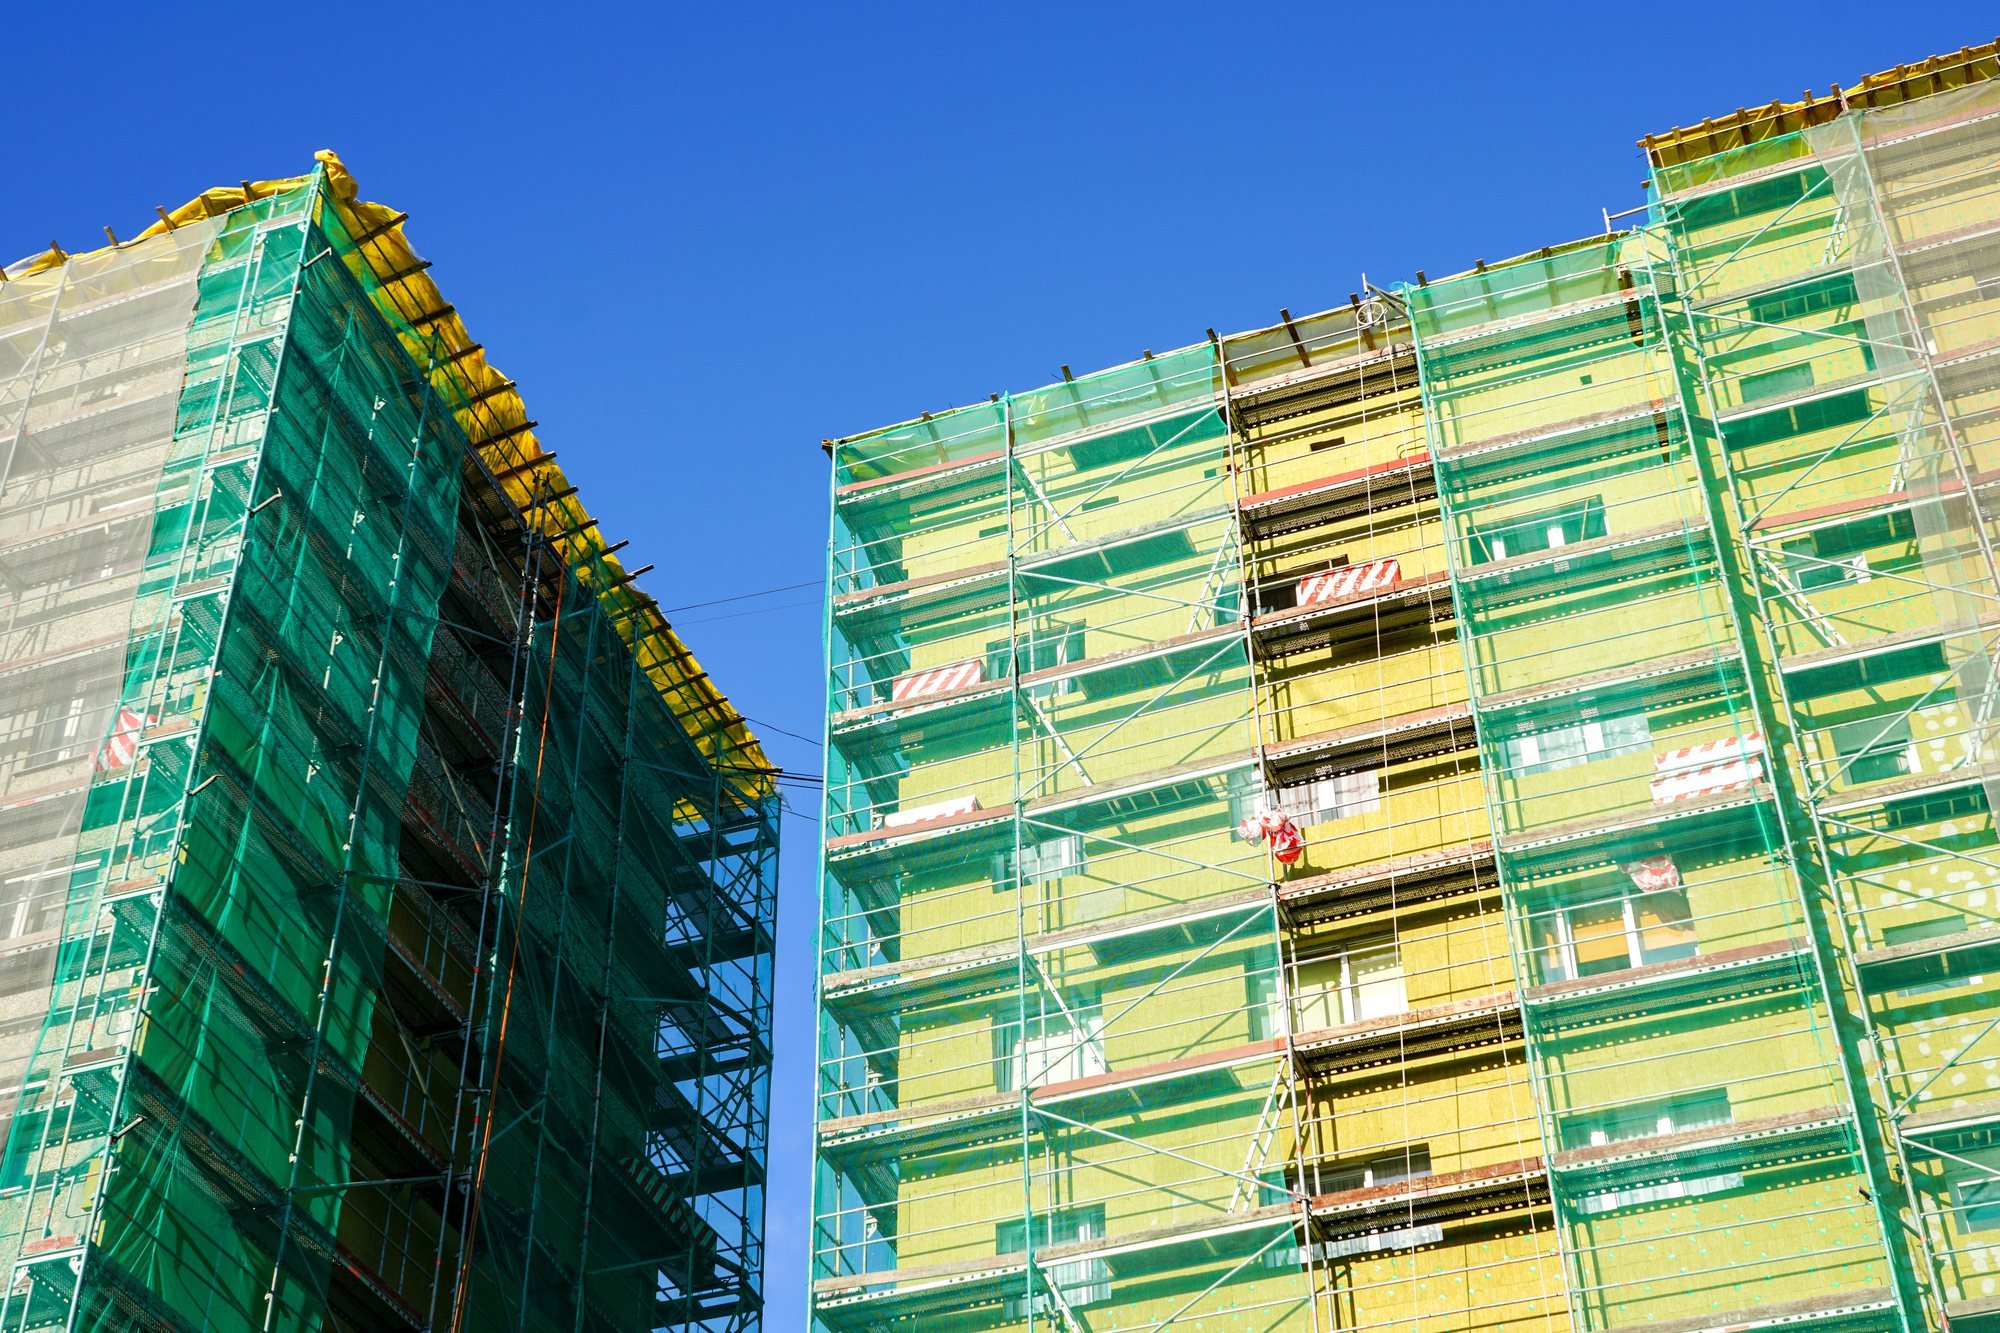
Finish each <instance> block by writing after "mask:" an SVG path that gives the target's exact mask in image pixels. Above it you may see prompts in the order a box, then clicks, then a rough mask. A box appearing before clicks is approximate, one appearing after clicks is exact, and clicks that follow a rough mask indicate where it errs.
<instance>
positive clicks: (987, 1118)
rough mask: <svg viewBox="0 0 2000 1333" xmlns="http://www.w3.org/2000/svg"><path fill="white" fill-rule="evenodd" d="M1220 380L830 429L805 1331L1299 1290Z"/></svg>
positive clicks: (1288, 1317) (1203, 1318) (1263, 1309)
mask: <svg viewBox="0 0 2000 1333" xmlns="http://www.w3.org/2000/svg"><path fill="white" fill-rule="evenodd" d="M1219 381H1220V374H1219V366H1218V364H1217V356H1216V350H1215V348H1214V346H1213V345H1202V346H1198V347H1194V348H1189V349H1186V350H1184V351H1181V352H1175V353H1170V354H1167V355H1165V356H1159V357H1153V356H1151V355H1150V354H1149V356H1148V357H1147V358H1146V359H1144V360H1141V361H1138V362H1135V363H1133V364H1131V365H1128V366H1124V367H1120V368H1117V369H1114V370H1110V371H1106V372H1104V373H1102V374H1098V375H1091V376H1085V377H1083V378H1081V379H1076V380H1073V381H1065V382H1063V383H1061V384H1057V385H1053V386H1050V387H1049V388H1047V389H1044V390H1039V391H1036V392H1034V393H1028V394H1019V395H1012V396H1007V397H1003V398H1002V399H1001V400H999V401H998V402H996V403H993V404H985V405H980V406H976V407H973V408H967V409H961V410H958V411H955V412H947V413H942V414H938V415H936V416H930V417H926V418H924V419H922V420H919V421H915V422H911V423H908V424H906V425H904V426H900V427H895V428H892V429H890V430H886V431H880V432H876V433H873V434H870V435H866V436H862V437H858V438H856V439H853V440H847V441H841V442H839V443H837V444H836V445H835V450H834V464H835V480H834V486H835V490H834V496H833V532H834V542H833V552H832V560H831V566H830V583H829V588H828V595H829V607H830V610H829V616H830V633H829V637H828V643H829V654H830V655H829V661H828V711H829V725H828V732H829V742H830V744H829V749H828V760H827V763H828V768H827V795H826V811H825V818H826V826H825V830H824V832H825V839H826V841H825V845H824V853H823V855H824V862H823V864H824V870H823V875H822V924H821V932H820V939H819V950H820V988H821V1026H820V1033H819V1041H820V1061H819V1082H818V1089H817V1102H818V1105H817V1112H816V1115H817V1120H818V1124H817V1142H816V1177H815V1185H814V1187H815V1202H814V1220H813V1251H814V1260H813V1264H814V1267H813V1288H812V1306H813V1314H814V1317H815V1318H816V1320H818V1321H819V1322H820V1323H822V1324H823V1325H825V1326H827V1327H832V1328H841V1329H874V1328H890V1327H912V1326H922V1325H924V1324H925V1323H926V1322H927V1321H934V1320H940V1319H944V1318H949V1319H951V1320H952V1321H953V1323H954V1325H955V1326H956V1325H963V1326H966V1327H996V1328H997V1327H1008V1326H1025V1325H1027V1324H1028V1323H1030V1322H1034V1323H1036V1324H1039V1325H1044V1326H1050V1327H1058V1326H1059V1327H1063V1328H1066V1329H1071V1330H1080V1329H1083V1328H1110V1327H1120V1328H1149V1327H1155V1326H1159V1325H1162V1324H1166V1323H1170V1322H1172V1323H1189V1324H1195V1323H1199V1324H1200V1325H1201V1326H1202V1327H1206V1328H1221V1329H1238V1330H1251V1329H1275V1328H1280V1327H1290V1326H1296V1325H1297V1324H1299V1323H1300V1322H1301V1321H1304V1320H1305V1319H1306V1318H1307V1317H1308V1312H1307V1306H1308V1303H1309V1302H1308V1298H1307V1288H1306V1285H1305V1282H1304V1279H1303V1273H1302V1269H1301V1266H1300V1259H1299V1254H1298V1250H1299V1242H1298V1240H1297V1235H1298V1231H1297V1226H1296V1221H1297V1218H1298V1212H1299V1210H1298V1205H1297V1200H1298V1198H1299V1197H1300V1191H1299V1187H1298V1184H1297V1182H1296V1181H1295V1180H1292V1179H1290V1178H1289V1177H1288V1173H1287V1170H1286V1163H1287V1161H1288V1159H1289V1158H1290V1156H1291V1154H1292V1145H1293V1140H1294V1138H1295V1129H1294V1123H1293V1114H1292V1096H1291V1086H1290V1080H1289V1076H1288V1072H1287V1070H1288V1065H1287V1062H1286V1061H1285V1060H1284V1059H1283V1058H1282V1057H1283V1031H1284V1028H1283V1020H1282V1018H1281V1010H1280V1006H1281V1004H1282V1000H1281V998H1280V996H1281V986H1282V982H1281V977H1280V973H1281V965H1280V944H1279V927H1278V920H1277V914H1276V905H1275V903H1274V901H1273V898H1272V894H1271V889H1270V879H1271V872H1270V869H1269V866H1270V861H1269V852H1268V851H1267V849H1266V848H1265V846H1264V845H1263V844H1261V843H1258V842H1255V841H1251V840H1248V839H1246V838H1243V837H1241V836H1239V835H1238V834H1237V833H1236V832H1235V831H1234V830H1235V828H1236V826H1237V825H1238V824H1239V823H1240V822H1241V821H1242V820H1243V819H1244V818H1245V817H1246V816H1247V815H1248V814H1249V813H1251V801H1250V799H1249V796H1248V793H1250V792H1251V791H1253V790H1254V789H1255V786H1256V783H1255V781H1254V771H1255V765H1256V759H1255V753H1254V737H1253V726H1252V707H1251V699H1250V689H1249V686H1250V665H1249V660H1248V652H1247V645H1246V641H1245V635H1244V625H1243V619H1242V609H1241V604H1240V603H1241V567H1240V566H1241V554H1240V543H1239V541H1238V535H1237V526H1236V521H1235V515H1234V508H1233V499H1234V490H1233V481H1232V476H1231V471H1230V443H1229V438H1228V431H1227V426H1226V423H1225V419H1224V414H1223V413H1222V412H1221V411H1219V410H1218V386H1219Z"/></svg>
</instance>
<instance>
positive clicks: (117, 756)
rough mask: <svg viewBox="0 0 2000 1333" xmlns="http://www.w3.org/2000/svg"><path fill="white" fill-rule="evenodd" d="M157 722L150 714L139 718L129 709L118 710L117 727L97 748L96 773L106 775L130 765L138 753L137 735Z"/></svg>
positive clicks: (157, 719)
mask: <svg viewBox="0 0 2000 1333" xmlns="http://www.w3.org/2000/svg"><path fill="white" fill-rule="evenodd" d="M159 720H160V719H159V718H157V717H154V716H153V715H152V714H151V713H148V714H146V715H145V716H144V717H141V716H139V715H138V714H137V713H135V712H133V711H132V710H131V709H129V708H121V709H119V710H118V725H116V726H114V727H113V728H112V729H111V734H110V735H109V736H107V737H105V740H104V744H102V745H100V746H99V747H98V748H97V771H98V772H100V773H107V772H109V771H111V770H112V769H114V768H123V767H125V765H127V764H129V763H131V762H132V760H133V757H134V756H136V755H137V754H138V753H139V733H140V732H142V731H144V730H145V729H146V728H147V727H149V726H151V725H152V724H153V723H155V722H158V721H159Z"/></svg>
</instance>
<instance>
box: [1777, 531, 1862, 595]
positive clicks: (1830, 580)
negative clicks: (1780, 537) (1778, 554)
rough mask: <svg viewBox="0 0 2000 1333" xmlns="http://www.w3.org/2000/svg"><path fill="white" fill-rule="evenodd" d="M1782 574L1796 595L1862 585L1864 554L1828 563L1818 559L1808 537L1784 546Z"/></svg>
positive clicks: (1816, 549) (1812, 541)
mask: <svg viewBox="0 0 2000 1333" xmlns="http://www.w3.org/2000/svg"><path fill="white" fill-rule="evenodd" d="M1785 572H1786V573H1787V574H1789V575H1791V579H1792V585H1793V586H1794V587H1796V588H1797V589H1798V590H1799V591H1800V592H1811V591H1812V590H1813V589H1815V588H1834V587H1838V586H1840V585H1841V584H1843V583H1866V582H1868V579H1869V577H1870V575H1869V573H1868V555H1867V553H1866V552H1865V551H1864V552H1860V553H1858V554H1855V555H1847V556H1842V557H1840V558H1839V559H1838V560H1834V561H1831V562H1828V561H1825V560H1822V559H1820V558H1819V557H1818V543H1816V542H1815V541H1814V540H1813V539H1812V538H1811V537H1800V538H1798V539H1797V540H1795V541H1788V542H1786V543H1785Z"/></svg>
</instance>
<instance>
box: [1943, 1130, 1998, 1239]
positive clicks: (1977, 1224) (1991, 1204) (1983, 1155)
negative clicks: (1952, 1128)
mask: <svg viewBox="0 0 2000 1333" xmlns="http://www.w3.org/2000/svg"><path fill="white" fill-rule="evenodd" d="M1959 1156H1961V1157H1964V1158H1966V1159H1967V1161H1968V1163H1976V1164H1977V1166H1974V1165H1966V1166H1958V1165H1957V1164H1956V1163H1953V1164H1952V1165H1953V1167H1954V1175H1953V1178H1952V1182H1951V1204H1952V1207H1953V1208H1954V1209H1955V1210H1957V1212H1958V1225H1959V1229H1960V1230H1961V1231H2000V1176H1996V1175H1991V1174H1989V1173H1988V1171H1981V1170H1979V1169H1978V1167H1979V1166H1983V1167H1987V1168H1989V1170H1990V1169H1993V1168H1996V1167H2000V1152H1996V1151H1995V1150H1993V1149H1991V1148H1988V1149H1985V1150H1982V1151H1976V1152H1970V1153H1960V1154H1959Z"/></svg>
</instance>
